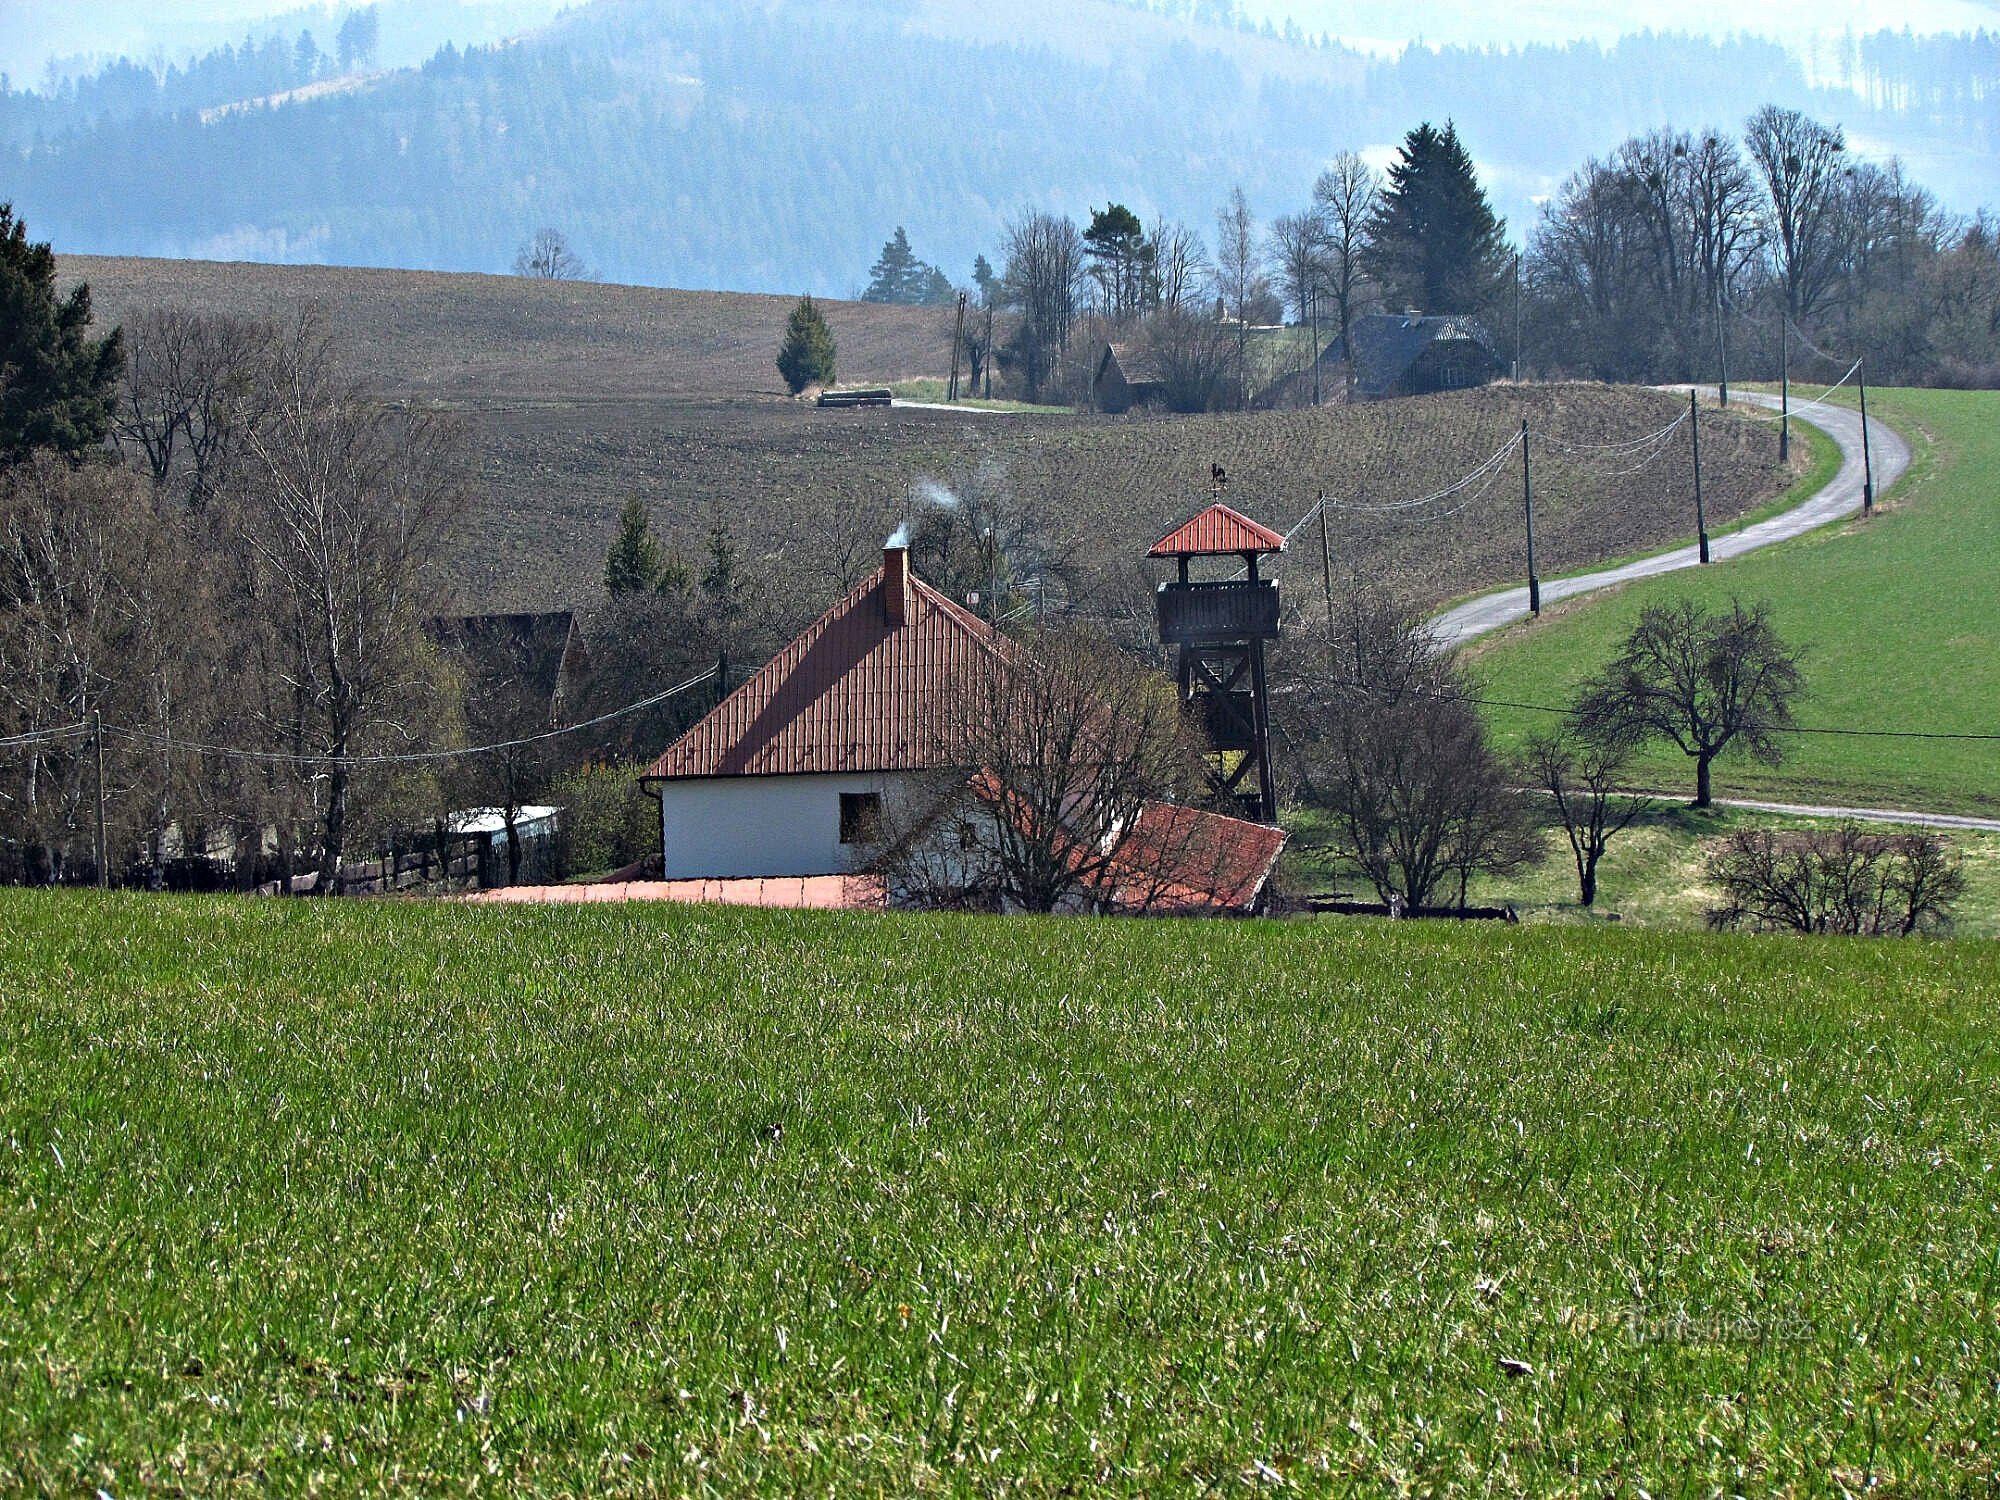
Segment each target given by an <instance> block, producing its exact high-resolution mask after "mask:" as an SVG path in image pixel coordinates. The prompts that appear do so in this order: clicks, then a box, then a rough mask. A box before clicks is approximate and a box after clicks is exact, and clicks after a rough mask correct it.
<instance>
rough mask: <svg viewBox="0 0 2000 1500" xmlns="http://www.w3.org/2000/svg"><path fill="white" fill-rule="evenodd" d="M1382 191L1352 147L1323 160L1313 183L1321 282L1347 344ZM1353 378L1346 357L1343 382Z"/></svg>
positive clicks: (1364, 285) (1363, 289) (1362, 287)
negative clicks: (1320, 236) (1319, 235)
mask: <svg viewBox="0 0 2000 1500" xmlns="http://www.w3.org/2000/svg"><path fill="white" fill-rule="evenodd" d="M1381 196H1382V177H1381V174H1380V173H1379V172H1377V171H1376V170H1375V169H1374V168H1373V167H1371V166H1369V165H1368V163H1367V162H1365V161H1363V160H1362V159H1361V158H1360V156H1358V155H1357V154H1356V153H1354V152H1352V151H1343V152H1341V153H1340V155H1338V156H1336V157H1335V158H1334V159H1333V160H1332V161H1331V162H1330V163H1328V165H1327V168H1326V170H1325V171H1323V172H1321V173H1320V174H1319V180H1318V181H1316V182H1315V183H1314V184H1313V207H1314V209H1315V210H1317V212H1318V214H1319V218H1320V224H1321V228H1322V230H1323V232H1324V234H1325V239H1326V248H1325V262H1326V272H1325V286H1326V294H1327V295H1328V296H1329V297H1331V298H1332V299H1333V311H1334V317H1335V319H1336V321H1337V322H1338V324H1339V328H1340V340H1341V343H1342V345H1343V346H1344V347H1346V348H1349V349H1352V347H1353V341H1352V340H1353V332H1354V315H1355V313H1356V311H1357V310H1358V308H1359V307H1360V305H1361V301H1362V298H1363V296H1364V294H1365V292H1366V290H1367V286H1368V281H1367V276H1366V274H1365V273H1364V271H1363V269H1362V267H1363V263H1364V253H1363V252H1364V251H1365V250H1366V248H1367V244H1368V222H1369V220H1370V219H1371V218H1373V217H1374V214H1375V209H1376V206H1377V204H1378V202H1379V200H1380V199H1381ZM1353 382H1354V361H1353V358H1352V356H1351V355H1350V356H1349V358H1348V361H1347V383H1348V385H1349V386H1350V387H1352V385H1353Z"/></svg>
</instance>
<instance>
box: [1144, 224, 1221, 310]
mask: <svg viewBox="0 0 2000 1500" xmlns="http://www.w3.org/2000/svg"><path fill="white" fill-rule="evenodd" d="M1152 245H1153V275H1154V278H1155V279H1156V281H1157V283H1158V296H1157V297H1155V298H1154V299H1153V300H1154V301H1155V302H1156V303H1157V305H1158V306H1159V308H1160V310H1161V311H1162V312H1181V311H1192V310H1193V304H1194V302H1195V301H1196V299H1197V298H1199V297H1200V296H1201V293H1202V290H1203V288H1204V287H1205V286H1206V285H1207V282H1208V276H1209V264H1208V251H1207V249H1206V248H1205V247H1204V246H1203V245H1202V242H1201V236H1200V235H1199V234H1197V233H1196V232H1195V231H1194V230H1192V229H1190V228H1188V226H1187V225H1185V224H1182V223H1180V222H1178V221H1177V220H1170V221H1169V222H1167V223H1164V224H1155V225H1154V226H1153V235H1152Z"/></svg>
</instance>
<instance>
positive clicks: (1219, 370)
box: [1140, 308, 1235, 412]
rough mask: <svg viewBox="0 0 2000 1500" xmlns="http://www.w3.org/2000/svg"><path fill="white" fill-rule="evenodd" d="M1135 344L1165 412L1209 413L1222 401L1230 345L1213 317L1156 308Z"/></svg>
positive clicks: (1227, 381) (1226, 333) (1222, 328)
mask: <svg viewBox="0 0 2000 1500" xmlns="http://www.w3.org/2000/svg"><path fill="white" fill-rule="evenodd" d="M1140 342H1141V343H1142V344H1143V345H1144V346H1145V348H1146V349H1147V350H1149V351H1150V352H1151V354H1152V356H1153V361H1154V364H1155V366H1156V367H1157V368H1158V370H1159V375H1160V386H1161V390H1160V400H1161V401H1162V403H1163V404H1164V405H1165V406H1166V409H1167V410H1168V411H1174V412H1203V411H1214V410H1215V409H1216V408H1218V407H1219V406H1221V405H1222V404H1223V403H1224V401H1225V400H1226V399H1227V397H1228V394H1229V366H1230V360H1231V357H1232V355H1233V354H1234V353H1235V349H1234V347H1233V344H1234V341H1233V340H1232V339H1231V338H1230V335H1229V330H1228V329H1226V328H1224V327H1223V326H1222V325H1221V324H1220V323H1218V322H1216V321H1215V320H1214V319H1213V318H1204V317H1202V316H1201V315H1200V314H1198V313H1193V312H1186V311H1181V310H1170V309H1167V308H1162V309H1161V310H1160V311H1159V312H1156V313H1154V314H1153V316H1152V317H1150V318H1148V319H1147V320H1146V325H1145V328H1144V329H1143V331H1142V332H1141V334H1140Z"/></svg>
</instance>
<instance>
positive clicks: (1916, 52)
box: [0, 0, 2000, 295]
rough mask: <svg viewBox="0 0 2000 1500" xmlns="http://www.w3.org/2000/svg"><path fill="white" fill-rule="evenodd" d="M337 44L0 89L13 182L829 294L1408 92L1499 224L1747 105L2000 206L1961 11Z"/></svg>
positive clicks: (1049, 20) (770, 5)
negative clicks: (1566, 31) (1343, 41)
mask: <svg viewBox="0 0 2000 1500" xmlns="http://www.w3.org/2000/svg"><path fill="white" fill-rule="evenodd" d="M326 66H327V64H326V62H325V59H324V57H323V56H321V57H318V58H317V59H315V58H313V57H307V58H306V60H305V61H304V62H301V60H300V58H299V56H298V55H297V54H296V52H295V50H294V49H288V48H287V47H285V46H283V45H278V44H275V43H274V44H273V45H270V46H266V47H262V48H257V49H242V50H239V51H238V52H235V53H232V54H229V55H227V56H222V55H219V54H218V55H212V56H210V57H208V58H206V59H204V60H202V61H201V62H200V63H199V64H198V65H190V66H189V67H187V68H180V69H174V70H169V71H167V72H165V73H156V72H154V71H153V70H151V69H148V68H146V67H143V66H127V67H124V68H122V69H114V70H111V71H110V72H107V73H105V74H104V75H102V76H101V77H100V78H98V79H96V80H82V81H78V82H76V83H75V84H74V85H72V86H70V87H68V88H66V89H64V90H62V91H59V92H58V93H57V94H55V95H43V94H24V93H21V92H18V91H14V92H5V93H0V146H4V147H6V148H10V149H11V150H12V152H14V153H16V155H15V156H14V157H13V158H12V159H11V160H10V165H9V170H8V179H9V180H8V183H7V185H6V187H5V192H6V193H7V195H8V196H10V197H12V198H13V200H14V201H15V204H16V206H17V207H18V208H19V209H20V210H21V211H22V212H23V213H24V214H25V215H26V217H27V219H28V222H29V225H30V226H31V228H32V229H33V230H34V232H35V233H36V234H37V235H38V236H42V237H48V238H52V239H53V240H54V242H55V243H56V245H57V246H58V247H59V248H61V249H65V250H70V251H92V252H104V253H120V254H156V255H174V256H188V257H197V258H210V259H254V260H266V261H299V262H312V261H319V262H327V263H334V264H350V265H396V266H405V267H411V268H419V269H439V270H446V269H450V270H472V271H499V270H504V269H505V268H506V267H507V266H508V265H509V264H510V263H511V261H512V258H513V255H514V253H515V250H516V249H517V247H518V246H519V245H520V244H521V243H522V241H523V240H524V239H525V238H526V237H527V236H528V235H529V234H530V233H531V232H532V231H533V230H534V229H535V228H536V227H537V226H539V225H542V224H552V225H555V226H557V227H559V228H561V229H563V230H564V231H565V232H566V233H567V234H568V235H569V237H570V239H571V240H572V241H573V242H574V244H575V246H576V248H577V250H578V251H579V253H580V254H581V255H582V256H583V257H584V259H585V260H586V261H587V262H589V263H590V264H591V265H593V266H594V267H595V268H596V269H598V270H599V271H601V272H602V273H604V274H605V275H607V276H610V277H613V278H615V279H617V280H621V281H629V282H641V283H649V284H655V285H684V286H686V285H692V286H715V287H725V288H731V289H737V290H752V291H766V292H785V291H795V290H812V291H814V292H817V293H822V294H829V295H853V294H854V293H855V292H857V291H858V289H859V288H860V287H861V286H862V285H863V283H864V282H865V280H866V276H867V269H868V265H869V263H870V261H871V260H872V259H873V257H874V255H875V253H876V251H877V249H878V248H879V247H880V245H881V244H882V242H883V240H884V239H886V238H887V237H888V235H889V233H890V231H891V230H893V229H894V228H895V226H896V225H898V224H902V225H904V226H906V227H907V228H908V230H909V233H910V238H911V242H912V245H913V246H914V248H915V250H916V252H917V254H918V255H920V256H921V257H923V258H924V259H926V260H929V261H933V262H936V263H938V264H940V265H942V266H943V267H944V268H945V270H946V271H947V272H948V273H949V274H950V275H951V276H952V277H953V278H954V279H955V280H959V281H963V280H966V279H967V278H968V277H969V274H970V270H971V264H972V257H973V256H974V254H975V253H979V252H985V253H986V254H987V255H988V256H989V257H995V252H996V251H997V248H998V245H999V242H1000V240H1001V238H1002V235H1003V233H1004V228H1005V224H1006V221H1007V220H1008V218H1009V217H1010V216H1011V215H1012V214H1013V213H1015V212H1016V211H1018V210H1019V209H1021V208H1022V207H1024V206H1027V205H1035V206H1045V207H1053V208H1057V209H1061V210H1065V211H1069V212H1073V213H1082V212H1084V211H1086V210H1087V209H1089V208H1090V207H1091V206H1093V205H1102V204H1104V203H1105V202H1107V201H1110V200H1114V199H1115V200H1118V201H1122V202H1124V203H1126V204H1128V205H1129V206H1131V207H1132V208H1133V209H1135V210H1136V211H1138V212H1139V213H1140V214H1141V215H1142V216H1143V217H1145V218H1147V219H1148V220H1151V219H1153V218H1155V217H1160V216H1165V217H1169V218H1177V219H1181V220H1184V221H1186V222H1188V223H1190V224H1192V225H1194V226H1196V227H1197V228H1199V229H1202V230H1203V231H1204V232H1207V231H1210V230H1212V227H1213V215H1214V211H1215V209H1216V207H1217V206H1218V205H1219V204H1220V203H1221V202H1222V201H1223V200H1224V198H1225V197H1226V196H1227V194H1228V192H1229V191H1230V189H1231V187H1232V186H1234V185H1236V184H1237V183H1239V182H1240V183H1241V184H1242V186H1243V187H1244V188H1245V190H1246V192H1247V193H1248V194H1249V196H1250V199H1251V202H1252V206H1253V207H1254V208H1255V209H1256V210H1257V211H1258V213H1259V214H1260V215H1269V214H1272V213H1276V212H1280V211H1283V210H1287V209H1290V208H1295V207H1297V206H1298V205H1299V204H1301V203H1302V202H1303V201H1304V200H1305V198H1306V195H1307V194H1308V193H1309V191H1310V188H1311V183H1312V180H1313V177H1314V175H1315V174H1316V172H1317V171H1318V169H1319V168H1320V166H1321V165H1323V164H1324V162H1325V161H1326V159H1327V158H1328V157H1329V156H1330V155H1331V154H1333V153H1334V152H1336V151H1338V150H1341V149H1343V148H1349V147H1352V148H1357V149H1362V150H1364V151H1369V152H1373V153H1375V154H1376V155H1377V156H1378V158H1379V157H1381V156H1384V155H1386V154H1387V153H1388V151H1389V150H1390V149H1391V148H1392V147H1393V145H1394V143H1395V142H1396V141H1397V140H1399V139H1400V138H1401V136H1402V135H1403V133H1404V132H1405V131H1406V130H1407V129H1409V128H1410V127H1411V126H1412V125H1414V124H1416V123H1417V122H1418V121H1419V120H1421V119H1424V118H1432V119H1442V118H1444V117H1451V118H1453V119H1454V120H1455V121H1456V123H1457V125H1458V126H1459V129H1460V132H1461V134H1462V135H1463V136H1464V138H1465V139H1466V141H1467V142H1468V144H1469V146H1470V148H1471V149H1472V151H1473V153H1474V155H1475V157H1476V158H1477V160H1478V162H1479V165H1480V168H1481V171H1482V173H1483V174H1484V175H1485V177H1486V179H1487V181H1488V183H1489V185H1490V187H1491V188H1492V191H1493V194H1494V197H1495V200H1496V202H1497V204H1498V206H1499V207H1500V208H1501V210H1502V211H1503V212H1504V213H1506V214H1507V216H1508V217H1509V219H1510V222H1511V227H1512V230H1513V231H1514V232H1515V234H1516V235H1517V237H1518V236H1519V235H1520V234H1521V233H1523V232H1524V231H1525V230H1526V229H1527V228H1528V227H1529V225H1530V223H1531V221H1532V219H1533V216H1534V214H1535V212H1536V208H1535V205H1536V202H1537V200H1538V199H1539V198H1540V197H1542V196H1543V195H1546V194H1547V193H1548V192H1550V191H1551V190H1552V189H1553V187H1554V186H1555V185H1556V184H1557V183H1559V182H1560V180H1561V179H1562V178H1563V177H1564V176H1565V175H1567V174H1568V173H1569V172H1570V171H1572V170H1573V169H1575V168H1576V167H1577V166H1578V165H1580V163H1581V162H1582V160H1583V158H1584V157H1585V155H1586V154H1588V153H1590V152H1593V151H1604V150H1608V149H1609V148H1611V147H1612V146H1614V145H1615V144H1616V143H1617V142H1618V141H1619V140H1621V139H1622V138H1624V137H1625V136H1626V135H1628V134H1630V133H1632V132H1635V131H1639V130H1643V129H1647V128H1651V127H1654V126H1658V125H1662V124H1667V123H1675V124H1678V125H1681V126H1684V127H1691V128H1695V127H1701V126H1706V125H1713V126H1718V127H1722V128H1727V129H1735V128H1737V127H1739V126H1740V124H1741V122H1742V120H1743V119H1744V118H1745V117H1746V116H1747V115H1748V114H1749V113H1750V112H1751V111H1752V110H1753V109H1755V108H1756V107H1758V106H1759V105H1762V104H1764V103H1767V102H1775V103H1780V104H1786V105H1794V106H1797V107H1800V108H1803V109H1807V110H1809V111H1812V112H1814V113H1816V114H1818V115H1820V116H1822V117H1825V118H1828V119H1832V120H1836V121H1839V122H1841V123H1843V124H1845V125H1847V126H1848V127H1849V129H1850V132H1851V134H1852V136H1853V138H1854V140H1855V143H1856V145H1857V146H1858V147H1860V148H1861V149H1863V150H1865V151H1867V152H1869V153H1871V154H1887V153H1888V152H1891V151H1895V152H1901V153H1902V154H1904V155H1905V156H1906V157H1907V158H1909V162H1910V166H1911V168H1912V171H1913V174H1914V175H1915V176H1916V177H1917V178H1918V179H1919V180H1920V181H1923V182H1924V183H1926V184H1927V185H1929V186H1931V187H1933V188H1934V189H1936V190H1937V191H1939V192H1940V193H1941V194H1942V195H1943V196H1944V197H1945V199H1946V200H1947V202H1948V203H1949V204H1950V205H1952V206H1954V207H1957V208H1960V209H1969V208H1971V207H1974V206H1976V205H1977V204H1978V203H1979V202H1982V201H1987V200H1992V199H1995V198H2000V181H1996V171H1995V168H1994V165H1993V163H1994V161H1995V159H1996V156H2000V40H1996V39H1995V38H1993V37H1992V36H1989V35H1987V34H1983V33H1982V34H1979V35H1975V36H1965V37H1946V38H1925V37H1919V36H1912V35H1908V34H1894V35H1891V34H1887V33H1885V34H1882V35H1879V36H1876V37H1868V38H1855V39H1853V40H1852V42H1851V44H1849V45H1846V46H1843V47H1842V48H1840V49H1839V55H1838V56H1837V57H1832V58H1829V59H1824V60H1822V62H1821V64H1819V65H1817V66H1816V67H1815V71H1814V73H1813V76H1812V77H1811V78H1808V76H1807V73H1806V71H1805V64H1804V63H1803V62H1802V61H1801V59H1800V58H1799V57H1798V56H1797V55H1795V54H1793V53H1791V52H1788V51H1787V50H1786V49H1785V48H1783V47H1781V46H1779V45H1777V44H1775V43H1772V42H1766V41H1758V40H1753V39H1749V38H1742V37H1737V38H1732V39H1729V40H1719V41H1718V40H1707V39H1699V38H1691V37H1678V36H1659V35H1642V36H1637V37H1628V38H1626V39H1624V40H1622V41H1620V42H1618V43H1617V44H1616V45H1615V46H1611V47H1602V46H1599V45H1596V44H1574V45H1566V46H1560V47H1556V46H1521V47H1517V48H1509V49H1496V50H1472V49H1464V48H1444V49H1441V50H1437V51H1432V50H1429V49H1426V48H1412V49H1410V50H1408V51H1406V52H1404V53H1402V54H1401V55H1400V56H1396V57H1374V56H1369V55H1367V54H1365V53H1363V52H1361V51H1358V50H1351V49H1349V48H1346V47H1343V46H1339V45H1321V44H1318V43H1312V42H1307V41H1304V40H1300V39H1295V40H1286V39H1284V38H1282V37H1279V36H1276V35H1268V36H1267V35H1262V34H1255V33H1249V32H1245V31H1242V30H1240V29H1238V28H1236V27H1234V26H1218V25H1210V24H1202V23H1198V22H1195V21H1192V20H1186V19H1176V18H1170V17H1168V16H1165V15H1161V14H1153V13H1148V12H1145V11H1141V10H1136V9H1134V8H1132V7H1131V6H1129V5H1121V4H1116V3H1113V0H1022V3H1021V4H1019V5H1009V6H1006V7H993V6H988V7H983V8H982V7H975V6H970V5H966V4H963V3H947V0H871V3H869V4H865V5H857V4H849V5H822V4H813V3H808V0H671V3H670V0H615V3H614V0H597V3H592V4H585V5H581V6H578V7H577V8H575V9H574V10H571V11H569V12H567V13H566V14H565V15H564V16H563V17H561V18H560V19H558V20H557V21H555V22H553V23H552V24H550V25H548V26H546V27H543V28H541V29H539V30H536V31H534V32H532V33H530V34H528V35H526V36H524V37H522V38H521V39H519V40H517V41H514V42H511V43H508V44H505V45H494V46H481V47H474V48H470V49H461V48H457V47H447V48H445V49H443V50H440V51H439V52H437V53H436V54H435V55H434V56H432V57H431V58H430V59H429V61H427V62H425V63H424V64H423V65H422V66H421V67H416V68H391V69H386V70H382V71H363V72H357V73H356V74H354V75H353V76H352V77H351V78H350V79H349V82H350V84H351V86H349V87H344V88H339V89H329V90H324V91H321V92H318V93H315V94H313V95H310V96H299V95H296V94H294V93H293V92H292V91H294V90H296V89H298V88H299V87H300V86H301V84H303V83H307V82H312V81H315V80H323V78H324V74H325V68H326ZM278 98H283V99H284V102H281V103H276V104H267V103H261V102H259V103H248V102H249V101H265V100H271V99H278ZM246 103H248V107H241V108H237V107H232V106H237V105H245V104H246ZM995 258H997V257H995Z"/></svg>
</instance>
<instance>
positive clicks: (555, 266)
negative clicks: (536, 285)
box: [514, 225, 596, 281]
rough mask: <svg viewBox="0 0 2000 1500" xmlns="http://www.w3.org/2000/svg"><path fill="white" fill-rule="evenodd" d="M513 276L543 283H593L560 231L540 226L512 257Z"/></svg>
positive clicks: (586, 268)
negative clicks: (536, 279) (529, 277)
mask: <svg viewBox="0 0 2000 1500" xmlns="http://www.w3.org/2000/svg"><path fill="white" fill-rule="evenodd" d="M514 274H515V275H516V276H533V277H537V278H539V279H541V280H543V281H594V280H596V277H595V276H594V275H593V274H592V273H591V271H590V269H589V268H588V267H587V266H585V265H584V263H583V257H582V256H580V255H578V254H577V253H576V251H574V250H573V249H571V248H570V243H569V237H568V236H567V235H565V234H564V233H563V232H562V231H561V230H560V229H555V228H551V227H550V226H548V225H543V226H542V227H541V228H540V229H537V230H536V231H535V232H534V233H533V234H532V235H530V236H529V237H528V240H527V242H526V243H525V244H523V245H522V246H521V248H520V249H519V250H518V251H517V252H515V255H514Z"/></svg>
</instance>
